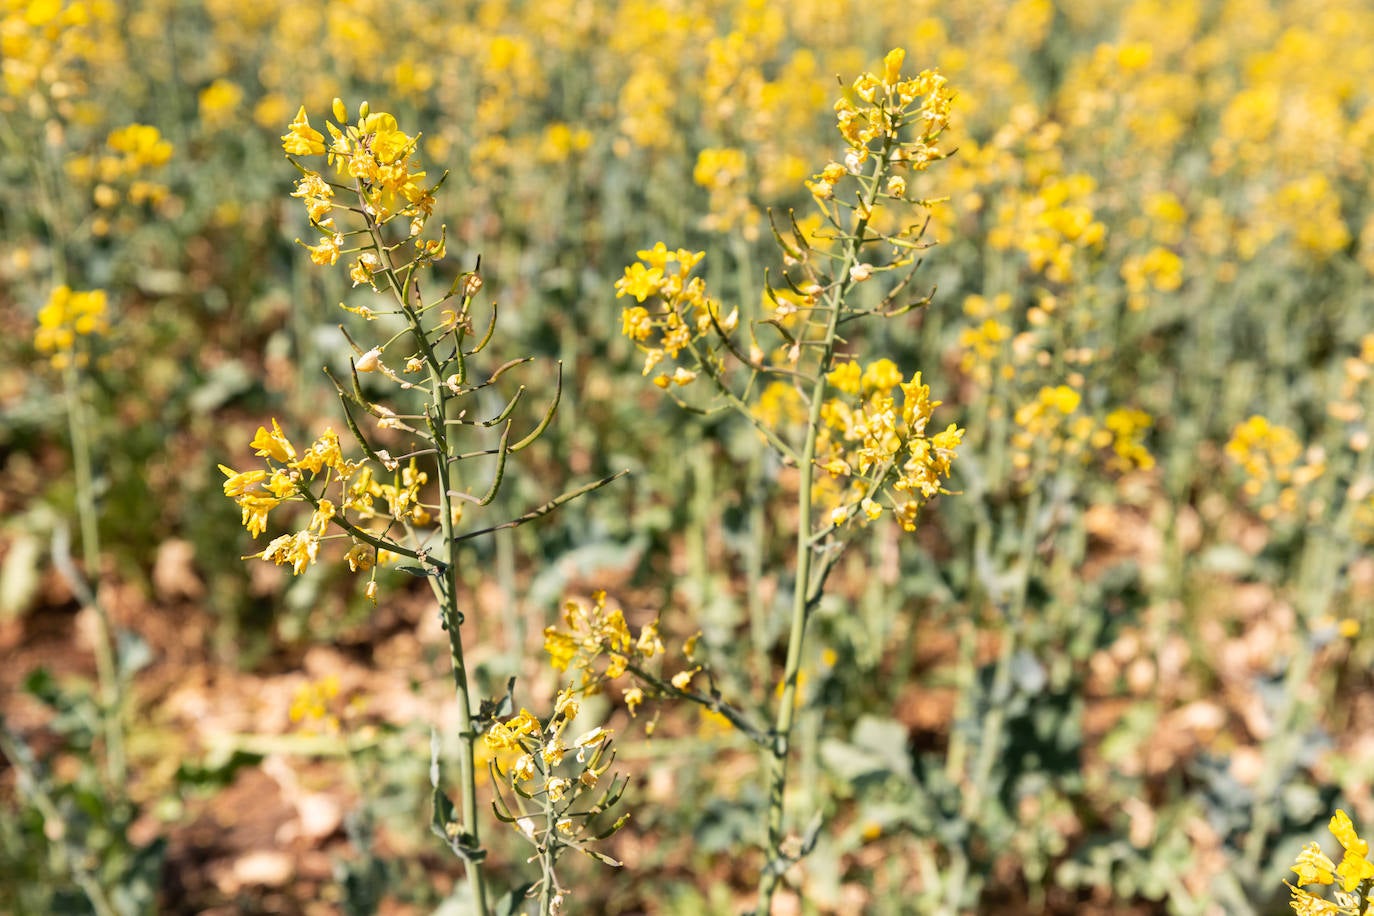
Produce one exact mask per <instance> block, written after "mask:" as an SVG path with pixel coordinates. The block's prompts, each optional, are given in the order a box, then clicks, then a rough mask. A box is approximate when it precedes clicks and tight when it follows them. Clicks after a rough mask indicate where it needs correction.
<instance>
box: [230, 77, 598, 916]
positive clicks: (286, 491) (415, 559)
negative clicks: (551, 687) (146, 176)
mask: <svg viewBox="0 0 1374 916" xmlns="http://www.w3.org/2000/svg"><path fill="white" fill-rule="evenodd" d="M333 114H334V118H335V120H336V121H337V123H329V124H327V127H328V129H329V133H330V135H331V141H330V142H329V143H328V144H326V143H325V138H324V135H323V134H321V133H320V132H319V131H317V130H315V129H314V128H313V127H311V126H310V121H309V118H308V117H307V115H306V113H305V110H304V108H302V109H301V111H300V112H299V113H298V114H297V116H296V119H295V120H294V121H293V122H292V124H291V125H290V130H289V132H288V133H287V134H286V135H285V136H284V137H283V138H282V141H283V148H284V149H285V150H286V152H287V154H288V156H290V157H293V158H292V161H293V162H295V163H296V165H297V167H298V168H300V170H301V172H302V178H301V179H300V180H299V181H298V182H297V185H296V191H295V192H294V194H293V195H292V196H294V197H298V198H300V199H301V200H302V201H303V203H304V204H305V208H306V212H307V214H308V215H309V217H310V222H311V225H312V227H314V229H315V230H316V231H317V233H318V234H319V238H318V241H317V242H316V243H315V244H310V245H305V247H306V248H307V250H308V251H309V253H310V259H311V260H312V261H313V262H314V263H316V264H320V265H332V264H334V263H336V262H337V261H338V260H339V259H340V258H341V257H343V256H344V255H345V254H348V255H350V256H351V257H352V260H351V263H350V266H349V276H350V277H351V278H352V280H353V283H354V285H355V286H360V285H365V286H368V287H370V288H371V289H373V290H374V291H377V292H384V293H385V294H387V295H389V297H390V298H391V300H392V302H393V305H394V308H391V309H389V310H387V311H377V310H374V309H372V308H369V307H367V306H361V307H356V308H349V307H348V306H345V308H346V309H347V310H349V311H352V312H354V313H355V314H358V315H360V316H361V317H363V318H364V319H366V320H368V321H375V320H378V319H382V318H387V317H389V318H392V319H399V323H400V324H401V329H400V330H399V331H397V332H395V333H393V334H391V335H390V336H389V337H388V338H386V339H385V340H384V341H383V342H381V343H379V344H377V345H374V346H372V347H371V348H369V349H366V350H364V349H363V348H362V347H360V346H358V345H356V344H354V350H355V355H354V357H353V359H352V360H350V375H351V378H350V379H349V380H348V382H349V383H348V384H345V383H344V382H342V381H340V380H339V379H337V378H334V377H333V376H332V375H331V376H330V377H331V379H332V380H333V381H334V384H335V387H336V389H337V392H338V395H339V399H340V402H341V404H342V407H343V413H344V419H345V423H346V424H347V426H348V430H349V432H350V433H351V434H352V435H353V438H354V439H355V440H356V441H357V444H358V446H359V447H360V448H361V449H362V451H363V454H364V457H362V458H358V459H352V458H347V457H345V456H344V453H343V450H342V448H341V445H340V442H339V437H338V435H337V434H335V433H334V431H333V430H332V429H330V430H326V431H325V432H324V434H322V435H321V436H320V437H319V438H317V439H316V440H315V442H314V443H313V444H311V445H310V446H309V447H308V448H304V449H300V450H298V449H297V448H296V447H295V445H293V444H292V443H291V441H290V439H289V438H288V437H287V436H286V435H285V434H284V433H283V432H282V430H281V428H280V426H279V425H278V424H277V423H276V421H275V420H274V421H273V424H272V429H271V430H268V429H267V428H266V427H260V428H259V430H258V434H257V436H256V437H255V438H254V440H253V443H252V444H253V447H254V448H255V449H256V450H257V454H258V456H260V457H262V458H264V459H266V465H267V466H266V468H264V469H257V470H250V471H244V472H239V471H236V470H234V469H232V468H222V469H223V471H224V473H225V475H226V477H227V479H226V481H225V484H224V492H225V495H227V496H230V497H232V498H233V499H235V501H237V502H238V504H239V506H240V508H241V509H242V511H243V523H244V526H245V527H246V528H247V529H248V531H249V533H250V534H252V535H253V536H254V537H257V536H259V535H260V534H262V533H263V532H264V531H265V529H266V527H267V524H268V515H269V513H270V512H272V511H273V510H274V509H276V508H277V507H278V506H281V505H283V504H285V503H290V502H296V503H304V504H305V505H307V506H308V507H309V508H310V509H311V510H312V512H311V515H310V521H309V524H308V525H307V526H306V527H305V528H304V529H303V530H300V531H297V532H295V533H293V534H283V535H281V536H279V537H277V538H276V539H274V540H273V541H272V542H271V543H269V544H268V545H267V547H266V548H265V549H264V550H262V551H260V552H259V553H257V554H255V556H257V557H261V558H262V559H264V560H267V561H269V562H273V563H278V564H287V565H290V566H291V567H292V568H293V570H294V572H296V573H300V572H302V571H304V570H305V569H306V568H308V567H309V566H310V565H311V564H313V563H314V562H316V560H317V558H318V554H319V548H320V546H321V544H322V543H323V542H324V541H326V540H341V541H344V542H346V544H347V545H348V546H347V550H346V553H345V554H344V560H345V561H346V562H347V563H348V565H349V567H350V569H352V570H353V571H355V572H364V573H368V574H369V577H370V578H369V582H368V584H367V586H366V593H367V595H368V597H369V598H371V599H372V600H373V601H375V600H376V594H377V581H376V568H377V566H378V565H379V564H385V563H388V562H399V561H401V560H403V559H404V560H408V561H410V563H409V564H408V565H404V566H402V567H401V568H402V569H403V570H405V571H407V572H409V573H411V574H412V575H416V576H420V577H423V578H424V579H425V580H426V581H427V582H428V583H429V585H430V588H431V589H432V591H433V593H434V597H435V600H436V602H437V603H438V605H439V608H440V614H441V619H442V621H443V626H444V629H445V630H446V631H447V633H448V643H449V660H450V664H451V665H452V670H453V682H454V689H455V692H456V694H457V698H458V733H459V738H460V752H459V759H458V783H459V786H458V793H459V805H458V808H457V809H454V808H453V806H452V804H451V803H450V802H449V801H448V799H447V797H446V796H444V795H443V792H442V789H441V787H440V786H439V785H438V775H437V761H436V766H435V768H434V769H435V771H436V772H435V774H434V781H435V819H434V828H435V832H436V833H438V834H439V835H440V836H441V837H442V838H443V839H444V841H445V842H446V843H447V844H448V845H449V847H450V848H451V849H452V850H453V852H454V853H455V854H456V855H457V856H458V857H459V858H461V859H463V861H464V863H465V867H466V870H467V879H468V884H469V888H470V890H471V895H472V901H473V905H474V907H475V911H476V912H477V913H479V914H486V913H487V912H488V911H489V907H488V902H487V900H488V889H487V883H486V880H485V877H484V874H483V870H482V867H481V866H482V862H483V860H484V859H485V858H486V850H485V848H484V847H483V845H482V839H481V829H480V820H481V818H480V817H479V809H478V803H477V773H476V766H475V756H474V744H475V742H476V740H477V737H478V727H477V725H476V724H475V721H474V709H475V708H476V706H477V703H476V701H477V700H478V698H477V697H475V696H474V692H473V688H472V684H471V681H470V678H469V676H468V670H467V663H466V659H465V655H464V645H463V637H462V634H463V629H462V628H463V624H464V618H463V613H462V611H461V609H460V600H459V579H458V575H459V569H460V560H461V555H460V550H461V547H462V544H463V542H464V541H467V540H470V539H472V538H476V537H481V536H483V535H486V534H490V533H492V532H494V531H498V530H504V529H506V528H511V527H515V526H517V525H521V524H524V523H526V522H529V521H532V520H534V519H536V518H539V517H540V516H542V515H544V514H547V513H548V512H550V511H552V510H553V509H554V508H556V507H558V506H559V505H562V504H563V503H565V502H567V501H568V500H570V499H574V498H576V497H578V496H581V495H583V494H585V493H588V492H590V491H592V490H594V489H596V488H598V487H600V486H604V485H605V484H607V483H609V482H610V481H611V480H614V479H615V478H616V477H619V476H620V475H619V474H616V475H613V476H611V477H607V478H604V479H602V480H598V481H595V482H593V483H591V484H587V485H585V486H582V487H579V488H577V489H574V490H571V491H569V492H567V493H564V494H562V495H561V496H558V497H556V498H554V499H553V500H550V501H549V502H547V503H545V504H544V505H542V506H538V507H536V508H534V509H531V510H530V511H528V512H525V513H523V514H521V515H518V516H516V517H514V518H510V519H507V520H505V521H502V522H499V523H497V524H495V525H490V526H487V527H483V528H478V529H475V530H468V531H463V530H461V526H462V523H463V520H464V515H465V511H466V510H467V508H468V507H474V508H481V507H485V506H487V505H489V504H491V503H492V502H493V500H494V499H495V498H496V495H497V492H498V491H499V489H500V487H501V483H502V482H503V480H504V477H505V471H506V467H507V462H508V459H509V458H510V456H511V455H514V454H516V453H518V452H520V451H522V450H524V449H525V448H527V447H528V446H529V445H530V444H531V443H533V442H534V441H535V440H536V439H538V438H539V437H540V435H542V434H543V432H544V431H545V430H546V429H547V428H548V425H549V423H550V422H551V420H552V418H553V415H554V412H555V411H556V409H557V406H558V400H559V394H560V393H561V381H560V386H559V389H558V390H557V391H556V392H555V394H554V396H553V399H552V401H551V403H550V404H549V405H548V407H547V409H546V410H545V412H544V415H543V417H542V419H540V420H539V421H538V422H537V423H536V424H535V426H534V428H533V429H532V430H530V431H529V432H527V433H525V434H524V435H520V436H516V435H515V433H514V424H515V419H514V414H515V408H516V406H517V404H518V403H519V401H520V399H521V397H522V396H523V394H524V388H520V389H519V390H517V391H516V393H515V394H514V395H513V396H512V397H511V398H510V399H509V400H508V401H507V403H506V404H505V406H504V407H503V408H502V409H501V410H500V411H498V412H497V413H496V414H495V415H493V416H486V417H481V416H476V415H474V414H475V411H470V410H469V409H466V408H465V406H464V405H465V404H466V403H467V402H468V401H469V399H470V398H471V396H472V395H474V394H475V393H478V392H483V391H485V390H486V389H488V388H492V387H493V386H495V385H496V383H497V381H498V380H499V379H500V378H501V377H502V376H503V375H504V374H505V373H506V372H507V371H508V370H510V369H512V368H514V367H515V366H518V365H520V364H522V363H524V362H527V361H528V359H527V358H521V359H515V360H510V361H507V362H505V363H502V364H501V365H499V366H497V367H496V368H495V369H493V370H491V371H489V372H488V373H486V374H485V376H484V377H482V376H478V375H477V374H476V372H475V368H474V365H473V363H474V361H475V359H476V358H480V357H481V356H482V355H483V354H484V351H485V350H486V348H487V346H488V344H490V343H491V341H492V339H493V337H494V334H495V328H496V310H495V308H494V307H493V309H492V313H491V316H490V319H489V320H488V322H487V325H486V328H485V330H484V331H481V332H480V333H479V332H478V331H477V330H476V329H475V327H474V321H473V317H474V316H473V308H474V301H475V297H476V294H477V293H478V292H479V291H480V290H481V288H482V280H481V277H480V276H479V274H478V273H477V272H476V271H475V270H474V271H469V272H466V273H463V274H461V275H459V277H458V278H457V279H456V280H455V281H454V282H453V283H452V284H451V285H450V286H449V288H448V290H447V292H445V293H443V294H442V295H440V296H438V297H436V298H433V299H428V298H426V296H425V294H424V291H423V287H422V283H421V274H422V272H423V271H425V270H427V269H430V268H432V267H433V266H434V265H436V264H437V263H439V262H440V261H441V260H442V259H443V258H444V256H445V241H446V239H445V233H444V232H443V231H442V230H441V232H440V235H439V238H438V239H433V238H424V237H422V233H423V231H424V228H425V223H426V221H427V220H428V218H429V216H430V215H431V213H432V212H433V209H434V204H435V199H434V192H435V191H436V190H437V188H438V186H439V184H441V183H442V181H443V178H441V179H440V180H439V182H437V183H435V184H433V185H427V184H426V183H425V182H424V179H425V176H426V173H425V172H424V171H423V170H421V168H420V165H419V162H418V148H419V140H420V138H419V136H418V135H417V136H414V137H412V136H409V135H407V134H405V133H404V132H402V131H401V130H400V129H399V127H398V126H397V123H396V120H395V118H394V117H392V116H391V115H390V114H387V113H385V112H373V111H370V110H369V108H368V105H367V103H363V104H362V105H361V106H360V108H359V113H358V118H357V120H356V122H353V123H349V121H348V119H347V117H346V109H345V108H344V106H343V103H342V102H340V101H338V100H335V103H334V110H333ZM307 156H326V159H327V162H328V164H329V165H331V166H333V167H334V169H335V172H336V174H337V180H329V179H326V178H325V177H324V175H322V174H321V173H320V172H317V171H315V170H313V169H310V168H308V167H306V166H304V165H302V164H301V163H300V162H299V161H297V159H296V158H295V157H307ZM340 195H342V196H343V197H345V198H346V199H350V200H351V202H350V203H349V204H347V205H344V204H341V203H338V202H336V198H338V197H339V196H340ZM340 214H342V215H343V218H345V219H350V220H352V221H353V222H355V223H357V224H360V225H359V227H358V228H345V227H340V226H339V225H337V224H336V222H335V220H336V218H337V217H339V215H340ZM398 220H400V221H404V222H405V224H406V225H407V229H406V232H405V234H404V236H403V237H400V238H398V237H397V235H398V233H396V231H395V229H394V227H393V224H394V223H395V222H396V221H398ZM350 240H351V242H352V243H353V244H354V247H351V248H348V249H345V244H346V243H347V242H349V241H350ZM302 244H304V243H302ZM350 342H351V338H350ZM397 348H402V354H403V359H404V366H403V368H400V369H399V370H398V369H394V368H392V367H391V366H388V365H387V363H386V356H387V353H388V351H389V350H395V349H397ZM362 374H368V375H376V376H380V377H382V378H384V379H386V380H387V381H389V382H391V383H392V384H393V385H394V386H395V388H396V389H397V391H398V393H400V394H401V395H402V396H403V397H406V396H408V395H409V394H410V393H411V392H414V393H418V394H420V395H421V401H422V403H421V404H420V406H419V409H418V412H410V413H403V412H400V411H398V410H397V409H393V408H392V407H388V406H386V405H384V404H380V403H377V402H375V401H373V400H372V399H371V398H370V397H369V396H368V395H367V394H366V393H365V392H364V390H363V387H362V384H361V381H360V375H362ZM406 376H412V377H414V380H413V381H412V380H410V379H408V378H406ZM362 417H370V418H372V419H373V420H375V422H376V427H377V431H376V432H371V431H365V430H364V428H363V426H362V425H360V422H359V418H362ZM465 429H466V430H471V431H472V432H474V433H477V432H479V431H481V430H493V429H494V430H499V434H498V437H497V442H496V444H495V445H494V447H492V446H487V447H482V448H477V449H472V450H464V449H463V448H461V447H460V442H459V439H460V437H461V435H462V434H463V433H464V430H465ZM398 434H399V435H400V436H401V437H402V438H403V439H406V440H408V441H406V443H405V445H404V446H403V447H404V448H405V452H404V453H403V454H402V455H401V457H399V458H396V457H392V455H391V453H390V452H389V451H388V450H387V449H385V448H382V447H379V444H378V443H377V442H375V441H374V439H377V438H378V437H379V436H392V437H395V436H397V435H398ZM476 459H489V460H490V461H491V462H492V463H493V465H494V466H493V467H492V468H491V479H490V483H488V484H486V485H485V486H483V487H482V488H481V492H480V493H474V492H472V486H471V484H470V483H467V482H466V481H465V480H464V479H463V478H462V477H460V474H459V471H460V469H461V467H462V466H463V463H464V462H467V461H471V460H476ZM403 462H404V463H403ZM388 475H389V477H390V482H385V481H386V479H387V476H388ZM431 479H432V480H433V484H434V486H433V488H430V486H429V484H430V481H431ZM330 531H337V532H338V533H336V534H329V533H328V532H330Z"/></svg>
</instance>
